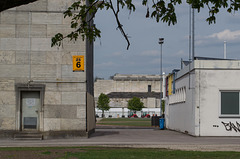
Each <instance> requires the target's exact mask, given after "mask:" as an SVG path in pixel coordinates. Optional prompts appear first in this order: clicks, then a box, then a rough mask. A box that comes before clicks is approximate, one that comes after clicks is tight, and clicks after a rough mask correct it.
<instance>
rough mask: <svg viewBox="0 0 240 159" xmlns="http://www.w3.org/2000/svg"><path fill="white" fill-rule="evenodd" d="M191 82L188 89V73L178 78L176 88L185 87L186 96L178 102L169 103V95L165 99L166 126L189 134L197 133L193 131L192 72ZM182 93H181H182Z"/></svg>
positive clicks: (192, 75)
mask: <svg viewBox="0 0 240 159" xmlns="http://www.w3.org/2000/svg"><path fill="white" fill-rule="evenodd" d="M190 79H191V84H190V89H189V74H187V75H185V76H183V77H182V78H181V79H178V80H177V82H176V85H175V86H176V87H175V88H176V90H177V89H179V88H185V90H186V96H185V101H183V100H180V101H179V102H176V103H173V104H169V98H171V97H173V96H174V95H171V96H169V98H167V100H166V112H165V118H166V127H167V128H168V129H172V130H177V131H181V132H185V133H189V134H191V135H197V134H196V132H195V116H194V114H195V103H194V102H193V101H192V98H194V94H193V93H194V91H195V90H194V89H192V87H193V85H192V83H193V82H192V81H194V80H195V78H194V74H191V78H190ZM182 95H183V94H182Z"/></svg>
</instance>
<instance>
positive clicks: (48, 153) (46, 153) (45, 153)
mask: <svg viewBox="0 0 240 159" xmlns="http://www.w3.org/2000/svg"><path fill="white" fill-rule="evenodd" d="M42 154H44V155H50V154H51V152H50V151H45V152H42Z"/></svg>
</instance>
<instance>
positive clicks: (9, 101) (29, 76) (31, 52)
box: [0, 0, 87, 131]
mask: <svg viewBox="0 0 240 159" xmlns="http://www.w3.org/2000/svg"><path fill="white" fill-rule="evenodd" d="M73 1H74V0H39V1H37V2H35V3H31V4H29V5H24V6H20V7H17V8H13V9H10V10H7V11H4V12H2V13H0V130H18V129H19V128H18V127H17V126H16V125H18V124H17V123H16V122H19V120H20V119H19V120H18V119H16V118H17V115H16V114H17V112H16V103H17V102H16V100H18V99H16V92H15V89H14V87H15V84H19V83H23V84H27V83H29V84H30V85H34V84H44V85H45V86H46V87H45V96H44V103H43V111H44V113H43V118H44V120H43V122H44V126H43V131H61V130H84V131H85V130H86V72H73V71H72V55H84V56H85V57H86V43H85V42H83V41H81V38H80V39H79V40H78V41H77V42H69V41H68V40H64V42H63V45H62V46H60V47H51V38H52V36H54V35H55V34H56V33H59V32H61V33H63V34H67V33H69V32H70V31H71V28H70V20H69V19H64V17H63V14H62V12H63V11H64V10H65V9H66V8H67V7H68V6H69V4H71V3H72V2H73ZM86 60H87V59H86V58H85V61H86ZM85 68H86V67H85ZM29 81H30V82H29ZM55 81H56V82H55ZM59 81H64V82H63V83H60V82H59ZM68 81H71V82H68Z"/></svg>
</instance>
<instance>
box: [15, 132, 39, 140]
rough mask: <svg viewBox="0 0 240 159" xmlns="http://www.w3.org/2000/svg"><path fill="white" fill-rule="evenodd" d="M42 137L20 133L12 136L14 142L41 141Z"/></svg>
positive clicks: (36, 134)
mask: <svg viewBox="0 0 240 159" xmlns="http://www.w3.org/2000/svg"><path fill="white" fill-rule="evenodd" d="M42 139H43V135H42V134H41V133H32V132H24V133H23V132H21V133H17V134H14V140H42Z"/></svg>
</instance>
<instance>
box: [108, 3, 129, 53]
mask: <svg viewBox="0 0 240 159" xmlns="http://www.w3.org/2000/svg"><path fill="white" fill-rule="evenodd" d="M110 5H111V9H112V11H113V14H114V16H115V19H116V21H117V24H118V27H117V28H118V29H119V30H120V32H121V33H122V35H123V36H124V38H125V39H126V41H127V44H128V45H127V50H128V49H129V47H130V42H129V39H128V36H127V34H126V33H125V31H124V29H123V25H122V24H121V23H120V21H119V18H118V13H119V10H118V11H117V12H116V11H115V9H114V7H113V4H112V0H110ZM118 9H119V8H118Z"/></svg>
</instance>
